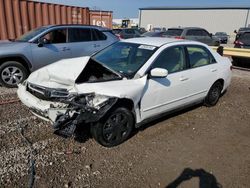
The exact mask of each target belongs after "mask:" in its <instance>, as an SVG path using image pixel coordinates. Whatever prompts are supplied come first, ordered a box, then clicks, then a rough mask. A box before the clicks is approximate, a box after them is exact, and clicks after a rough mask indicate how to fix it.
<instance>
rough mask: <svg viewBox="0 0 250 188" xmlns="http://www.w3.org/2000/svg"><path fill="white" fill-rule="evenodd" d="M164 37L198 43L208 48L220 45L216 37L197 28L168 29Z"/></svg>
mask: <svg viewBox="0 0 250 188" xmlns="http://www.w3.org/2000/svg"><path fill="white" fill-rule="evenodd" d="M166 37H171V38H177V39H187V40H194V41H199V42H202V43H205V44H207V45H209V46H219V45H220V41H219V39H218V38H217V37H213V36H212V34H210V33H209V32H207V31H206V30H205V29H203V28H199V27H183V28H169V29H168V30H167V31H166Z"/></svg>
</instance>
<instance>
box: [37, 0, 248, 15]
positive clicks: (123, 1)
mask: <svg viewBox="0 0 250 188" xmlns="http://www.w3.org/2000/svg"><path fill="white" fill-rule="evenodd" d="M34 1H41V2H49V3H59V4H66V5H74V6H81V7H89V8H90V9H98V10H108V11H113V12H114V13H113V15H114V18H136V17H138V13H139V8H143V7H152V6H154V7H159V6H189V7H190V6H247V7H250V0H34Z"/></svg>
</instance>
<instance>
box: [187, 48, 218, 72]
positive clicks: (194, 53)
mask: <svg viewBox="0 0 250 188" xmlns="http://www.w3.org/2000/svg"><path fill="white" fill-rule="evenodd" d="M186 48H187V53H188V57H189V65H190V68H195V67H201V66H205V65H209V64H211V63H215V59H214V57H213V56H212V54H211V53H210V52H209V51H208V50H206V49H205V48H204V47H202V46H187V47H186Z"/></svg>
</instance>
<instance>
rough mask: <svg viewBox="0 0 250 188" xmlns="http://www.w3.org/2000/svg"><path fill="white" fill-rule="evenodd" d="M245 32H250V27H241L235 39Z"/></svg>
mask: <svg viewBox="0 0 250 188" xmlns="http://www.w3.org/2000/svg"><path fill="white" fill-rule="evenodd" d="M245 32H250V27H241V28H240V29H239V31H238V32H237V34H236V36H235V41H237V40H238V38H239V36H240V35H241V34H242V33H245Z"/></svg>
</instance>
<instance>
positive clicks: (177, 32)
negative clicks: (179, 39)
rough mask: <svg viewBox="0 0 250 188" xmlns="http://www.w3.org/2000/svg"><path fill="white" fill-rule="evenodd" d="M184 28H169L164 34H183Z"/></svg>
mask: <svg viewBox="0 0 250 188" xmlns="http://www.w3.org/2000/svg"><path fill="white" fill-rule="evenodd" d="M182 31H183V29H168V30H167V31H166V32H165V33H164V35H169V36H181V34H182Z"/></svg>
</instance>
